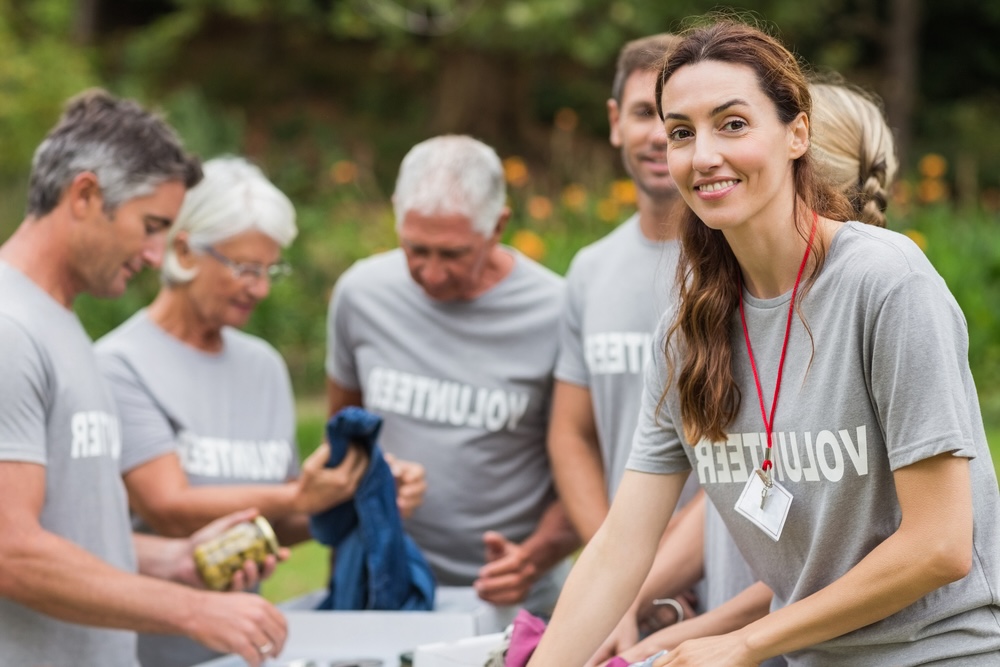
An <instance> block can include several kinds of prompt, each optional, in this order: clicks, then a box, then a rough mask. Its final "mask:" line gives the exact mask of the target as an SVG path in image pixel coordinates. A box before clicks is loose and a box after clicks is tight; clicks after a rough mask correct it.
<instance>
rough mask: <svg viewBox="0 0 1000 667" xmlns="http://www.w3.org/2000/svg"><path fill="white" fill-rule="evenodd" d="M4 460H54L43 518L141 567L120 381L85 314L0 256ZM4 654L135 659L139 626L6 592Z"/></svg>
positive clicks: (123, 564) (54, 664) (42, 660)
mask: <svg viewBox="0 0 1000 667" xmlns="http://www.w3.org/2000/svg"><path fill="white" fill-rule="evenodd" d="M0 350H3V353H2V354H0V460H2V461H17V462H26V463H36V464H38V465H42V466H45V504H44V506H43V507H42V511H41V516H40V517H39V520H40V522H41V526H42V528H44V529H45V530H47V531H49V532H50V533H54V534H56V535H59V536H60V537H63V538H65V539H66V540H69V541H71V542H74V543H75V544H77V545H79V546H80V547H82V548H83V549H86V550H87V551H89V552H90V553H92V554H94V555H95V556H97V557H98V558H100V559H102V560H104V561H106V562H108V563H110V564H111V565H113V566H114V567H117V568H119V569H121V570H126V571H128V572H135V571H136V559H135V552H134V549H133V545H132V533H131V530H130V528H129V522H128V510H127V507H128V505H127V502H126V499H125V489H124V487H123V485H122V481H121V473H120V471H119V457H120V454H121V439H120V430H119V424H118V414H117V411H116V408H115V402H114V399H113V398H112V396H111V391H110V390H109V388H108V387H107V384H106V383H105V382H104V379H103V378H102V377H101V375H100V373H98V371H97V364H96V363H95V360H94V354H93V351H92V349H91V342H90V338H89V337H88V336H87V334H86V332H85V331H84V330H83V327H82V326H81V325H80V321H79V320H78V319H77V317H76V315H75V314H74V313H73V312H71V311H69V310H67V309H65V308H63V306H62V305H60V304H59V303H57V302H56V301H55V300H54V299H52V298H51V297H50V296H49V295H48V294H47V293H46V292H45V291H43V290H42V289H41V288H39V287H38V286H37V285H36V284H35V283H34V282H32V281H31V280H29V279H28V278H27V277H26V276H24V275H23V274H22V273H20V272H19V271H17V270H16V269H14V268H13V267H11V266H9V265H8V264H6V263H3V262H0ZM0 664H3V665H11V666H14V665H48V666H50V667H77V666H78V665H101V666H102V667H105V666H107V667H134V666H135V665H136V664H137V662H136V658H135V634H134V633H132V632H126V631H122V630H104V629H97V628H92V627H87V626H84V625H77V624H74V623H63V622H62V621H58V620H55V619H53V618H51V617H49V616H46V615H44V614H40V613H37V612H35V611H32V610H31V609H28V608H27V607H24V606H22V605H20V604H17V603H16V602H13V601H11V600H9V599H3V598H0Z"/></svg>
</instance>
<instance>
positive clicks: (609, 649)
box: [586, 609, 651, 667]
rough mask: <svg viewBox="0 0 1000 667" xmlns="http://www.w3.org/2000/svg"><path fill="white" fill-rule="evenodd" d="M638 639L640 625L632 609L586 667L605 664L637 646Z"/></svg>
mask: <svg viewBox="0 0 1000 667" xmlns="http://www.w3.org/2000/svg"><path fill="white" fill-rule="evenodd" d="M637 641H639V626H638V624H637V623H636V618H635V613H634V612H633V611H632V610H631V609H630V610H629V611H628V612H626V613H625V615H624V616H623V617H622V620H620V621H618V625H617V626H615V629H614V630H612V631H611V634H610V635H608V638H607V639H605V640H604V643H603V644H601V647H600V648H599V649H597V652H596V653H594V656H593V657H592V658H591V659H590V660H588V661H587V664H586V667H596V666H597V665H603V664H605V663H606V662H607V661H608V660H610V659H611V658H613V657H615V656H616V655H619V654H620V653H622V652H623V651H624V650H625V649H627V648H629V647H631V646H635V643H636V642H637ZM647 655H651V654H647ZM630 662H634V661H630Z"/></svg>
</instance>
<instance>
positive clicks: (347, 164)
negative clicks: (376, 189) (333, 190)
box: [330, 160, 358, 185]
mask: <svg viewBox="0 0 1000 667" xmlns="http://www.w3.org/2000/svg"><path fill="white" fill-rule="evenodd" d="M357 179H358V165H356V164H354V163H353V162H351V161H350V160H338V161H337V162H334V163H333V166H332V167H330V180H331V181H333V182H334V183H336V184H337V185H348V184H349V183H353V182H354V181H356V180H357Z"/></svg>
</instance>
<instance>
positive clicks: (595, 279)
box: [555, 214, 679, 498]
mask: <svg viewBox="0 0 1000 667" xmlns="http://www.w3.org/2000/svg"><path fill="white" fill-rule="evenodd" d="M678 254H679V245H678V242H677V241H664V242H656V241H650V240H649V239H647V238H646V237H645V236H644V235H643V233H642V229H641V228H640V227H639V216H638V214H636V215H633V216H632V217H631V218H629V219H628V220H626V221H625V222H623V223H622V224H621V225H620V226H619V227H618V228H617V229H615V230H614V231H613V232H611V233H610V234H608V235H607V236H605V237H604V238H602V239H601V240H599V241H597V242H595V243H593V244H591V245H589V246H587V247H585V248H583V249H581V250H580V251H579V252H578V253H577V254H576V256H575V257H574V258H573V262H572V264H571V265H570V268H569V271H568V272H567V273H566V307H565V309H564V311H563V317H562V322H561V325H560V338H559V358H558V362H557V364H556V371H555V377H556V379H557V380H559V381H562V382H568V383H571V384H575V385H578V386H581V387H585V388H587V389H588V390H589V391H590V396H591V402H592V403H593V407H594V421H595V424H596V427H597V438H598V442H599V443H600V447H601V458H602V460H603V462H604V471H605V481H606V483H607V489H608V497H609V498H610V497H614V492H615V490H616V489H617V488H618V483H619V482H620V481H621V477H622V474H623V473H624V472H625V462H626V461H627V460H628V453H629V449H630V447H631V444H632V436H633V434H634V433H635V425H636V421H637V416H638V413H639V402H640V399H641V396H642V370H643V367H644V365H645V363H646V361H647V359H648V358H649V353H650V351H651V350H652V349H653V348H652V345H651V344H650V343H651V340H652V336H653V330H654V329H655V328H656V323H657V322H658V321H659V319H660V316H661V315H662V314H663V312H664V310H666V308H667V304H668V303H670V302H671V301H672V299H673V298H675V296H674V295H675V293H676V290H675V288H674V287H673V285H674V280H675V278H674V274H675V273H676V270H677V257H678Z"/></svg>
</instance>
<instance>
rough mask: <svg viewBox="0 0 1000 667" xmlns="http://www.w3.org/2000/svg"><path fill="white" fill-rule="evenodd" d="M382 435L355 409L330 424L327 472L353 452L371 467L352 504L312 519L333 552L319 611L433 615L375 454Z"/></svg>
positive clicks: (422, 563)
mask: <svg viewBox="0 0 1000 667" xmlns="http://www.w3.org/2000/svg"><path fill="white" fill-rule="evenodd" d="M381 427H382V418H381V417H379V416H378V415H374V414H372V413H370V412H368V411H366V410H363V409H361V408H358V407H347V408H344V409H343V410H341V411H340V412H338V413H337V414H335V415H334V416H333V417H331V418H330V421H329V422H327V425H326V435H327V441H328V442H329V443H330V452H331V454H330V462H329V463H328V465H333V466H336V465H339V463H340V461H341V460H343V457H344V454H346V452H347V447H349V446H351V445H352V444H354V445H359V446H362V447H364V448H365V450H366V451H367V452H368V455H369V459H370V461H369V464H368V469H367V470H366V471H365V474H364V476H363V477H362V479H361V483H360V484H359V486H358V490H357V492H356V493H355V494H354V498H353V499H352V500H349V501H347V502H345V503H342V504H340V505H337V506H335V507H331V508H330V509H328V510H325V511H323V512H321V513H319V514H314V515H313V516H311V517H310V519H309V527H310V530H311V532H312V535H313V537H314V538H315V539H316V540H317V541H318V542H320V543H322V544H326V545H328V546H330V547H332V548H333V549H334V563H333V568H332V573H331V576H330V583H329V592H328V594H327V597H326V598H325V599H324V600H323V601H322V602H321V603H320V605H319V607H317V608H318V609H339V610H348V609H380V610H414V611H426V610H430V609H433V607H434V586H435V582H434V575H433V573H432V572H431V568H430V566H429V565H428V564H427V560H426V559H425V558H424V556H423V554H422V553H420V549H419V548H418V547H417V545H416V544H415V543H414V542H413V540H412V539H411V538H410V536H409V535H407V534H406V533H405V532H404V531H403V521H402V519H401V517H400V515H399V508H398V507H397V506H396V482H395V480H394V479H393V477H392V472H391V471H390V470H389V464H388V463H386V461H385V458H384V457H383V456H382V450H381V449H380V448H379V446H378V432H379V430H380V429H381Z"/></svg>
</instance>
